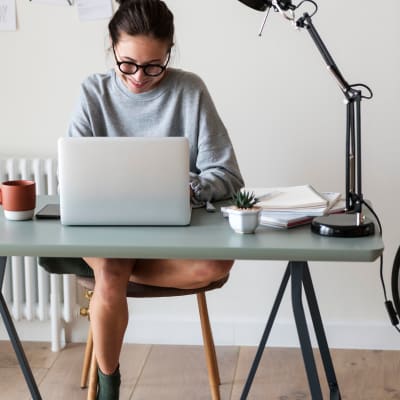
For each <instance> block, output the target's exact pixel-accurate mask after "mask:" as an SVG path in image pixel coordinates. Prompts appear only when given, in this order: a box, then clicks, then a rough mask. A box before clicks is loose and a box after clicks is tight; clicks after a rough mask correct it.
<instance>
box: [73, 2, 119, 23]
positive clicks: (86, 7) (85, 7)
mask: <svg viewBox="0 0 400 400" xmlns="http://www.w3.org/2000/svg"><path fill="white" fill-rule="evenodd" d="M76 5H77V7H78V15H79V19H80V20H81V21H93V20H96V19H106V18H110V17H111V16H112V12H113V10H112V1H111V0H77V1H76Z"/></svg>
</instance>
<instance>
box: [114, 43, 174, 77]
mask: <svg viewBox="0 0 400 400" xmlns="http://www.w3.org/2000/svg"><path fill="white" fill-rule="evenodd" d="M112 49H113V53H114V58H115V63H116V64H117V66H118V69H119V70H120V71H121V72H122V73H123V74H125V75H134V74H136V72H138V71H139V69H142V70H143V72H144V74H145V75H147V76H153V77H154V76H159V75H161V74H162V73H163V72H164V71H165V68H167V65H168V63H169V59H170V56H171V50H168V54H167V61H166V62H165V63H164V65H160V64H151V63H150V64H143V65H140V64H136V63H135V62H133V61H118V59H117V55H116V54H115V48H114V46H113V48H112Z"/></svg>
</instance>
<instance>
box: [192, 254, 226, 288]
mask: <svg viewBox="0 0 400 400" xmlns="http://www.w3.org/2000/svg"><path fill="white" fill-rule="evenodd" d="M232 265H233V261H232V260H207V261H200V262H197V263H196V265H195V268H194V281H195V282H196V283H197V284H198V286H199V287H203V286H207V285H209V284H210V283H212V282H215V281H218V280H220V279H222V278H225V277H226V276H227V275H228V274H229V271H230V270H231V268H232Z"/></svg>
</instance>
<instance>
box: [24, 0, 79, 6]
mask: <svg viewBox="0 0 400 400" xmlns="http://www.w3.org/2000/svg"><path fill="white" fill-rule="evenodd" d="M31 1H32V3H36V4H49V5H51V6H68V5H72V4H73V0H69V1H68V0H31Z"/></svg>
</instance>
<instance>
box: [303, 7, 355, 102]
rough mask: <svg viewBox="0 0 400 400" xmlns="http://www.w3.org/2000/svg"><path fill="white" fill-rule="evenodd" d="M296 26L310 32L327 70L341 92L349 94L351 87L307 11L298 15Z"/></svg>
mask: <svg viewBox="0 0 400 400" xmlns="http://www.w3.org/2000/svg"><path fill="white" fill-rule="evenodd" d="M296 26H297V27H299V28H305V29H307V31H308V33H309V34H310V36H311V38H312V40H313V41H314V43H315V45H316V46H317V48H318V51H319V52H320V54H321V56H322V58H323V59H324V61H325V63H326V66H327V68H328V70H329V71H330V72H331V73H332V75H333V77H334V78H335V80H336V81H337V83H338V85H339V87H340V89H341V90H342V92H343V93H344V94H345V96H346V98H348V96H349V95H350V93H349V92H351V87H350V85H349V84H348V83H347V81H346V80H345V79H344V78H343V75H342V74H341V72H340V71H339V68H338V67H337V65H336V63H335V61H334V60H333V58H332V56H331V55H330V53H329V51H328V49H327V48H326V46H325V44H324V42H323V41H322V39H321V36H320V35H319V33H318V32H317V30H316V28H315V26H314V24H313V22H312V18H311V16H310V15H309V14H308V13H304V14H303V16H302V17H300V18H299V19H298V20H297V21H296Z"/></svg>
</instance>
